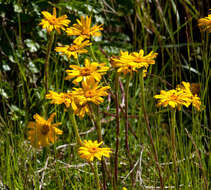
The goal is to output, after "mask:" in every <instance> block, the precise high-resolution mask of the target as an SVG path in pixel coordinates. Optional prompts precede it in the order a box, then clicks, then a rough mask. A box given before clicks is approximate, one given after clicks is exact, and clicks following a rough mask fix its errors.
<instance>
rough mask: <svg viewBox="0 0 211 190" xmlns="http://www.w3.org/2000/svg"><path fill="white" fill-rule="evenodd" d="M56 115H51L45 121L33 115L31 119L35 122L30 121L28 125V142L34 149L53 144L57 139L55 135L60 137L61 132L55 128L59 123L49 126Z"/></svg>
mask: <svg viewBox="0 0 211 190" xmlns="http://www.w3.org/2000/svg"><path fill="white" fill-rule="evenodd" d="M55 115H56V113H53V114H51V116H50V118H49V119H48V120H47V121H46V120H45V119H44V118H43V117H41V116H40V115H38V114H35V115H34V116H33V117H34V119H35V122H33V121H30V122H29V124H28V128H30V130H29V131H28V140H29V141H30V142H31V144H32V145H33V146H34V147H36V148H41V147H44V146H47V145H49V144H50V143H54V142H55V140H56V139H57V136H56V135H61V134H62V133H63V131H62V130H60V129H58V128H57V126H59V125H61V123H55V124H51V123H52V121H53V119H54V117H55Z"/></svg>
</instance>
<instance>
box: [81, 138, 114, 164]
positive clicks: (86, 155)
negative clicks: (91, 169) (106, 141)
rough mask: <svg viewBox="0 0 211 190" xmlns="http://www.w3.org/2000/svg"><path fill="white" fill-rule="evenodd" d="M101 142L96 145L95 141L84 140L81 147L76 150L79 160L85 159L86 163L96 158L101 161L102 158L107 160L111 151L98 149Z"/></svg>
mask: <svg viewBox="0 0 211 190" xmlns="http://www.w3.org/2000/svg"><path fill="white" fill-rule="evenodd" d="M102 143H103V142H100V143H98V142H97V141H94V142H93V141H92V140H88V141H87V140H84V142H83V146H81V147H80V148H79V150H78V153H79V155H80V157H81V158H83V159H86V160H87V161H88V162H92V161H93V160H94V158H95V157H96V158H97V159H98V160H101V159H102V157H103V156H105V157H107V158H109V157H110V153H111V149H110V148H100V147H99V146H100V145H101V144H102Z"/></svg>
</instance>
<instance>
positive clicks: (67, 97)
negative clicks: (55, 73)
mask: <svg viewBox="0 0 211 190" xmlns="http://www.w3.org/2000/svg"><path fill="white" fill-rule="evenodd" d="M45 97H46V99H50V100H51V104H65V106H66V107H67V108H69V107H70V104H71V103H72V102H73V94H72V93H71V92H67V93H63V92H61V93H57V92H54V91H52V90H50V91H49V93H48V94H46V96H45Z"/></svg>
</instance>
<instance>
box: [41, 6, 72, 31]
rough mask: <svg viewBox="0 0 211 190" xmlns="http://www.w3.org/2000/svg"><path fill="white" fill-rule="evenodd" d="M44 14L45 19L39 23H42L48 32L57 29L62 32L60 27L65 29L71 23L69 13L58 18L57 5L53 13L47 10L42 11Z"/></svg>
mask: <svg viewBox="0 0 211 190" xmlns="http://www.w3.org/2000/svg"><path fill="white" fill-rule="evenodd" d="M42 14H43V16H44V19H42V20H41V23H40V24H39V25H42V28H43V29H46V30H47V32H51V31H52V30H54V29H55V30H56V31H57V32H58V33H59V34H60V33H61V32H60V29H62V30H65V27H67V26H68V24H69V23H70V20H68V19H67V15H63V16H60V17H58V18H56V8H55V7H54V8H53V15H52V14H50V13H49V12H47V11H42Z"/></svg>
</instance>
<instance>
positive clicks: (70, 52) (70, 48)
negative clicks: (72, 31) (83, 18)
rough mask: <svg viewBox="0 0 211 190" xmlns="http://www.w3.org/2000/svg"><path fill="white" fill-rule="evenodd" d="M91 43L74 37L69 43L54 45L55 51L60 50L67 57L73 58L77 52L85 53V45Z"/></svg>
mask: <svg viewBox="0 0 211 190" xmlns="http://www.w3.org/2000/svg"><path fill="white" fill-rule="evenodd" d="M89 45H91V43H90V41H89V40H85V41H82V39H79V38H76V39H75V40H74V41H73V44H71V45H65V46H61V47H56V48H55V51H56V52H60V53H62V54H63V55H64V54H65V55H67V57H68V58H70V57H71V56H73V57H74V58H75V59H77V58H78V54H83V53H87V52H88V50H87V49H84V48H85V47H87V46H89Z"/></svg>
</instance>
